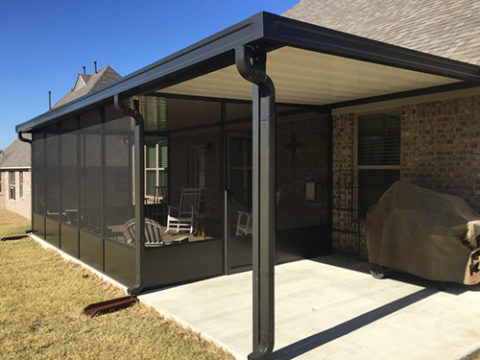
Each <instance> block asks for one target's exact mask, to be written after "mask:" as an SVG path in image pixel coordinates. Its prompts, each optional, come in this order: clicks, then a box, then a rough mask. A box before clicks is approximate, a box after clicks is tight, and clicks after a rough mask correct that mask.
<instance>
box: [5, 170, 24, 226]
mask: <svg viewBox="0 0 480 360" xmlns="http://www.w3.org/2000/svg"><path fill="white" fill-rule="evenodd" d="M22 172H23V196H22V197H20V174H19V171H18V170H17V171H15V185H16V188H15V200H12V199H9V171H0V176H1V179H2V191H1V193H0V208H1V209H7V210H10V211H13V212H16V213H17V214H20V215H22V216H24V217H26V218H27V219H30V218H31V215H32V213H31V211H32V210H31V209H32V207H31V206H32V205H31V201H32V192H31V188H32V187H31V172H30V171H22Z"/></svg>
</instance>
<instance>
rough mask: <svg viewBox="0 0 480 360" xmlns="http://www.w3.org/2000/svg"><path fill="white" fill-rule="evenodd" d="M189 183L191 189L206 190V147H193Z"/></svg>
mask: <svg viewBox="0 0 480 360" xmlns="http://www.w3.org/2000/svg"><path fill="white" fill-rule="evenodd" d="M189 165H190V166H189V171H188V183H189V185H190V186H191V187H194V188H200V189H205V175H206V174H205V146H203V145H201V146H192V147H191V148H190V157H189Z"/></svg>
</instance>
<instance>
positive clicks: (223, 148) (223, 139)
mask: <svg viewBox="0 0 480 360" xmlns="http://www.w3.org/2000/svg"><path fill="white" fill-rule="evenodd" d="M226 120H227V119H226V103H225V101H222V102H221V103H220V144H221V145H220V164H221V171H222V178H223V273H224V274H228V265H229V261H228V241H229V237H230V229H229V222H228V220H229V219H228V165H227V164H228V158H227V131H226Z"/></svg>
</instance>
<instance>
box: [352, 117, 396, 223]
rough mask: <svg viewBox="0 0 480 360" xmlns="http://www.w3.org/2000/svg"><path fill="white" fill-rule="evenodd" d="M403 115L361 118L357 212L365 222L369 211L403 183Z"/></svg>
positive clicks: (359, 127)
mask: <svg viewBox="0 0 480 360" xmlns="http://www.w3.org/2000/svg"><path fill="white" fill-rule="evenodd" d="M400 124H401V122H400V112H399V111H392V112H385V113H377V114H368V115H359V116H358V118H357V130H358V139H357V140H358V148H357V151H358V152H357V169H358V211H359V217H360V218H361V219H365V217H366V214H367V210H368V208H369V207H370V206H372V205H373V204H375V203H376V202H377V201H378V199H379V198H380V197H381V196H382V194H383V193H384V192H385V191H386V190H387V189H388V188H389V187H390V186H391V185H392V184H393V183H394V182H395V181H397V180H399V179H400Z"/></svg>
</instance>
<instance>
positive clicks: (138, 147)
mask: <svg viewBox="0 0 480 360" xmlns="http://www.w3.org/2000/svg"><path fill="white" fill-rule="evenodd" d="M113 101H114V104H115V108H116V109H117V110H119V111H121V112H123V113H124V114H125V115H126V116H130V117H132V118H133V119H134V120H135V130H134V147H135V151H134V154H135V155H134V156H135V169H134V173H135V284H134V285H133V286H132V287H130V288H128V293H129V294H130V295H138V294H139V293H140V292H141V291H142V289H143V288H144V281H143V280H144V269H145V246H144V238H145V209H144V206H143V204H144V202H145V183H144V177H145V171H144V168H143V166H144V162H143V161H144V143H145V137H144V134H143V133H144V120H143V116H142V114H140V112H139V103H138V100H135V101H134V109H130V108H128V107H126V106H125V104H123V102H122V99H121V98H120V95H119V94H116V95H115V96H114V100H113Z"/></svg>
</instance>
